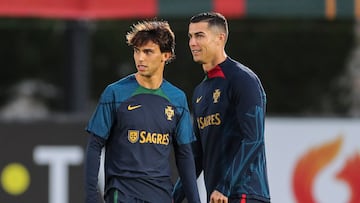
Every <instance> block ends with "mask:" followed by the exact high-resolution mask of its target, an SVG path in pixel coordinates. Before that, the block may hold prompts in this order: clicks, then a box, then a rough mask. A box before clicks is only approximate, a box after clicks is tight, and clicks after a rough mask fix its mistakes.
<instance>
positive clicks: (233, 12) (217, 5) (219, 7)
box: [213, 0, 246, 18]
mask: <svg viewBox="0 0 360 203" xmlns="http://www.w3.org/2000/svg"><path fill="white" fill-rule="evenodd" d="M213 8H214V11H216V12H219V13H221V14H223V15H224V16H225V17H227V18H231V17H234V18H235V17H242V16H244V15H245V11H246V0H213Z"/></svg>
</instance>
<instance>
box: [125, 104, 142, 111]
mask: <svg viewBox="0 0 360 203" xmlns="http://www.w3.org/2000/svg"><path fill="white" fill-rule="evenodd" d="M140 107H141V105H135V106H132V105H129V106H128V107H127V109H128V110H129V111H132V110H135V109H138V108H140Z"/></svg>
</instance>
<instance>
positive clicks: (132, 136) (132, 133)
mask: <svg viewBox="0 0 360 203" xmlns="http://www.w3.org/2000/svg"><path fill="white" fill-rule="evenodd" d="M128 140H129V142H131V143H136V142H137V141H138V140H139V131H138V130H129V131H128Z"/></svg>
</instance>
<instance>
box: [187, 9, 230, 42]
mask: <svg viewBox="0 0 360 203" xmlns="http://www.w3.org/2000/svg"><path fill="white" fill-rule="evenodd" d="M199 22H207V23H208V25H209V27H218V28H220V29H221V30H222V31H224V32H225V34H226V38H227V37H228V35H229V28H228V23H227V20H226V18H225V16H223V15H222V14H220V13H216V12H205V13H199V14H197V15H194V16H193V17H191V18H190V23H199Z"/></svg>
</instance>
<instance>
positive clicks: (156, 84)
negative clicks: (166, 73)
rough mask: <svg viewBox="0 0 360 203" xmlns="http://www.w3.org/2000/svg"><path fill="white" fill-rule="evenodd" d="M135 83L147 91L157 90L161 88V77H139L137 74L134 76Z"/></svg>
mask: <svg viewBox="0 0 360 203" xmlns="http://www.w3.org/2000/svg"><path fill="white" fill-rule="evenodd" d="M135 78H136V81H137V82H138V83H139V85H141V86H142V87H145V88H147V89H158V88H160V86H161V83H162V81H163V75H162V74H159V75H152V76H145V75H141V74H140V73H139V72H138V73H136V74H135Z"/></svg>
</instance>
